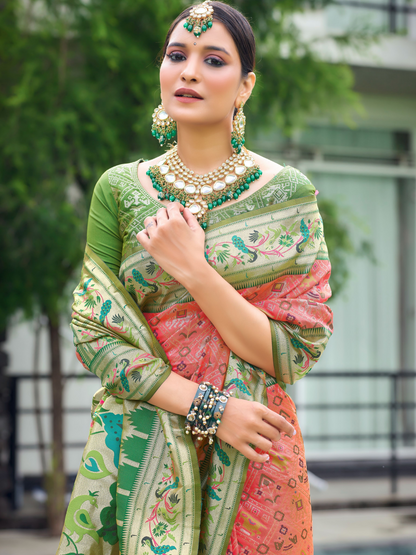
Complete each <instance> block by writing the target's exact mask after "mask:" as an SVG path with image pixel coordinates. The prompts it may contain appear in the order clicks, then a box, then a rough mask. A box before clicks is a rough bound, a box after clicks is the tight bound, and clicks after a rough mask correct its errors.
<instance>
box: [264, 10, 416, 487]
mask: <svg viewBox="0 0 416 555" xmlns="http://www.w3.org/2000/svg"><path fill="white" fill-rule="evenodd" d="M296 23H297V25H298V26H299V28H300V29H301V32H302V36H303V38H304V39H306V40H308V39H309V40H310V41H311V42H312V41H313V43H314V44H316V46H315V48H316V49H317V51H318V52H319V53H320V55H321V56H322V57H323V58H324V59H327V60H328V61H332V62H335V61H341V60H342V61H346V62H348V64H349V65H350V67H351V68H352V70H353V72H354V76H355V90H356V91H358V92H359V93H360V94H361V96H362V103H363V106H364V109H365V113H364V114H362V115H360V116H357V117H355V127H347V126H343V125H340V124H336V125H334V124H333V123H331V122H329V121H327V120H324V119H316V120H311V121H310V126H309V127H308V129H306V130H305V131H303V132H299V133H298V134H297V135H296V136H295V137H292V138H291V139H290V140H288V139H285V138H283V137H282V136H280V135H278V134H275V135H273V136H268V137H266V138H263V139H259V140H258V141H257V147H258V150H260V151H262V152H264V154H265V155H266V156H269V157H274V159H275V160H277V161H280V162H282V161H284V162H285V163H286V164H289V165H293V166H295V167H297V168H299V169H300V170H302V171H303V172H304V173H306V174H307V175H308V177H310V179H311V180H312V182H313V183H314V185H315V186H316V188H317V189H318V190H319V196H318V202H319V201H320V200H321V201H322V199H330V200H332V201H334V202H335V203H336V204H337V205H338V206H339V208H340V210H341V213H342V214H343V220H344V222H345V224H346V225H347V226H348V227H349V229H350V231H351V235H352V238H353V239H354V242H355V245H356V246H357V245H358V244H359V243H362V242H364V243H366V242H368V243H369V245H370V247H371V249H372V251H373V255H374V256H373V258H374V259H373V261H371V260H370V257H366V256H360V257H356V256H355V257H350V259H349V273H350V278H349V281H348V285H347V287H346V289H345V290H344V291H343V293H342V294H341V296H340V298H337V299H335V301H334V302H333V303H332V305H331V306H332V308H333V310H334V320H335V322H334V324H335V330H336V333H335V334H334V336H333V338H332V339H331V340H330V342H329V344H328V348H327V350H326V352H325V353H324V355H323V357H322V360H321V361H320V362H319V363H318V364H317V366H316V367H315V369H314V370H313V371H312V372H311V374H310V375H309V376H308V379H306V380H301V382H299V384H297V385H296V386H295V387H294V388H293V389H292V390H291V392H293V395H294V397H295V399H296V401H297V403H298V406H299V414H300V418H301V421H302V422H303V428H302V429H303V432H304V435H305V443H306V447H307V454H308V455H309V461H310V466H311V467H313V468H317V471H318V472H319V470H320V469H321V468H322V469H323V468H324V467H323V466H322V465H321V466H319V465H318V466H316V465H314V464H311V463H312V462H313V461H324V460H328V461H334V460H341V461H343V462H345V461H347V460H351V461H354V463H353V466H354V464H355V462H356V461H357V460H362V461H364V460H369V461H370V460H371V461H377V460H379V461H381V460H383V459H386V458H388V456H389V451H390V447H391V444H392V442H393V443H394V438H392V437H391V436H390V437H389V435H388V434H389V433H390V432H391V431H393V432H397V433H398V434H404V435H405V437H403V436H402V437H401V438H400V437H398V441H397V446H398V453H399V455H398V456H399V457H400V458H401V459H402V461H403V465H404V466H407V467H408V468H410V467H411V465H412V463H411V461H413V468H414V467H415V465H414V461H415V460H416V449H415V439H414V433H415V424H416V423H415V410H414V402H415V398H416V396H415V391H416V380H414V379H411V378H407V379H405V378H403V379H397V381H396V380H394V379H393V380H392V379H386V378H383V377H376V373H377V372H380V371H389V372H393V373H396V374H399V375H400V373H401V372H403V371H406V370H415V365H416V341H415V339H416V330H415V302H416V298H415V294H416V293H415V283H416V275H415V270H416V267H415V253H416V244H415V241H416V226H415V217H416V212H415V191H416V187H415V186H416V167H415V162H416V3H415V2H413V3H408V2H403V1H396V0H393V1H387V0H370V1H354V0H339V1H337V2H336V3H335V4H332V5H330V6H328V7H327V8H325V9H324V10H321V11H313V12H309V13H308V12H306V13H304V14H302V15H300V16H297V17H296ZM357 24H360V25H361V26H367V27H371V28H372V29H374V30H378V31H380V32H387V35H386V36H384V38H382V39H381V40H380V41H379V42H377V43H376V44H374V45H373V46H372V47H371V48H370V49H369V50H366V53H365V55H364V54H362V53H360V52H359V51H356V50H354V49H352V48H348V49H340V48H339V46H337V44H336V42H335V41H333V40H330V39H325V40H322V37H328V36H329V35H336V34H337V33H339V32H342V31H345V30H347V29H348V28H349V27H350V26H351V25H352V26H355V27H357ZM265 139H267V140H265ZM330 254H331V253H330ZM323 371H326V372H336V373H338V374H339V373H341V372H347V373H351V372H361V373H362V374H364V373H367V372H370V373H372V374H373V376H372V377H368V378H366V377H362V376H361V377H355V378H345V379H343V378H340V377H336V378H335V377H323V378H318V377H316V379H315V377H313V375H314V373H317V372H323ZM312 378H313V379H312ZM395 388H396V389H397V392H396V399H395V400H396V401H397V402H398V403H406V404H407V405H406V407H407V408H404V409H403V410H398V411H397V421H396V424H397V429H394V426H393V425H392V413H391V410H390V409H391V403H392V402H393V401H394V399H393V394H394V389H395ZM312 404H315V405H320V407H321V409H322V410H320V409H319V407H318V408H312V406H311V405H312ZM328 405H332V406H333V407H334V408H332V409H330V408H328ZM347 405H350V406H349V407H348V408H347ZM358 405H367V406H366V407H362V406H361V407H358ZM302 407H305V408H304V409H303V408H302ZM325 407H326V408H325ZM342 407H345V408H342ZM323 436H330V437H327V438H323ZM337 436H338V439H336V437H337ZM357 436H362V437H361V438H358V437H357ZM412 436H413V437H412ZM313 438H315V439H313ZM406 459H407V460H408V464H407V465H406V464H405V461H406ZM332 467H334V465H332ZM343 467H345V465H343ZM355 468H356V465H355ZM372 468H374V464H373V465H372ZM414 493H415V496H416V491H415V492H414Z"/></svg>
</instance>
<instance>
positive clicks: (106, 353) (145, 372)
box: [71, 172, 171, 401]
mask: <svg viewBox="0 0 416 555" xmlns="http://www.w3.org/2000/svg"><path fill="white" fill-rule="evenodd" d="M122 245H123V241H122V238H121V237H120V232H119V224H118V210H117V204H116V201H115V199H114V196H113V193H112V191H111V188H110V184H109V182H108V177H107V172H106V173H105V174H104V175H103V176H102V177H101V178H100V179H99V181H98V183H97V185H96V186H95V189H94V193H93V197H92V201H91V209H90V213H89V218H88V231H87V247H86V250H85V257H84V264H83V269H82V274H81V281H80V283H79V285H78V286H77V288H76V289H75V291H74V303H73V305H72V309H73V313H72V322H71V328H72V332H73V335H74V345H75V348H76V354H77V358H78V359H79V361H80V362H81V363H82V364H83V366H84V367H85V368H86V369H87V370H89V371H90V372H92V373H94V374H96V375H97V376H98V377H99V378H100V380H101V383H102V385H103V387H104V388H105V389H106V390H107V394H111V395H116V396H117V397H120V398H123V399H132V400H139V401H147V400H148V399H150V398H151V397H152V396H153V395H154V393H155V392H156V391H157V389H158V388H159V387H160V386H161V384H162V383H163V382H164V381H165V380H166V379H167V377H168V376H169V374H170V372H171V366H170V364H169V361H168V359H167V357H166V355H165V353H164V351H163V349H162V347H161V346H160V345H159V343H158V342H157V340H156V338H155V337H154V335H153V333H152V330H151V329H150V327H149V325H148V323H147V321H146V319H145V317H144V316H143V314H142V313H141V311H140V309H139V307H138V306H137V304H136V303H135V302H134V300H133V299H132V297H131V296H130V294H129V293H128V292H127V291H126V289H125V288H124V286H123V284H122V283H121V282H120V281H119V278H118V275H119V269H120V261H121V255H122Z"/></svg>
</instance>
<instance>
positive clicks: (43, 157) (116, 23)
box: [0, 0, 358, 327]
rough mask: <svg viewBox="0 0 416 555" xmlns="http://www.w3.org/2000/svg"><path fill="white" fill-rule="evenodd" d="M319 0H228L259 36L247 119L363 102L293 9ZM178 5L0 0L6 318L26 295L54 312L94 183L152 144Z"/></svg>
mask: <svg viewBox="0 0 416 555" xmlns="http://www.w3.org/2000/svg"><path fill="white" fill-rule="evenodd" d="M324 3H325V2H314V1H312V2H310V1H308V2H306V1H304V0H282V1H275V0H256V1H255V2H253V1H252V0H235V2H233V5H234V6H235V7H237V8H239V9H240V10H241V11H242V12H243V13H244V14H245V15H246V16H248V18H249V19H250V21H251V22H252V24H253V27H254V31H255V34H256V38H257V46H258V66H257V73H258V85H257V87H256V92H255V94H254V95H253V98H252V100H251V101H250V103H249V105H248V107H247V110H246V113H247V116H248V119H249V121H250V120H251V122H252V123H251V126H252V128H257V127H261V126H265V125H272V126H278V127H279V128H281V129H283V130H284V131H285V132H287V133H288V132H290V131H291V130H292V129H293V128H294V127H295V126H297V125H299V124H301V123H302V121H303V120H304V118H305V117H306V116H307V115H309V114H311V113H314V112H316V111H322V110H325V111H326V112H331V113H332V114H335V113H336V114H338V115H340V114H341V116H342V114H344V115H346V114H348V112H349V111H350V110H351V108H352V107H354V106H357V105H358V99H357V96H356V95H355V94H354V93H353V92H352V89H351V87H352V82H353V80H352V74H351V71H350V69H349V68H348V67H347V66H345V65H342V64H338V65H336V64H333V65H329V64H327V63H325V62H322V61H321V60H319V59H318V58H317V57H316V56H315V55H314V54H313V52H312V51H311V49H310V47H309V46H308V45H307V44H304V43H303V41H302V37H301V36H300V35H299V32H298V31H297V30H296V28H295V27H294V25H293V24H292V22H291V16H292V15H293V14H294V13H295V12H297V11H301V10H303V9H304V8H305V7H307V6H309V7H320V6H322V5H323V4H324ZM184 6H185V4H184V3H183V2H182V1H181V0H169V1H167V0H152V1H151V2H149V1H148V0H146V1H145V0H90V1H89V2H84V1H79V0H59V1H54V0H42V1H40V0H27V1H26V2H21V1H20V0H3V1H2V2H1V7H0V64H1V68H0V71H1V80H0V119H1V123H2V125H1V126H0V152H1V154H0V251H1V260H2V271H1V277H0V288H1V291H2V293H3V295H2V298H3V301H2V309H1V318H0V327H4V326H5V325H6V322H7V319H8V318H9V316H10V315H11V314H13V313H14V312H15V311H16V310H18V309H20V308H23V309H24V310H25V312H26V314H27V315H31V314H32V313H33V311H34V310H41V311H42V312H44V313H45V314H47V315H48V316H49V317H50V318H51V319H54V320H55V321H56V320H57V318H58V315H59V312H60V311H61V307H62V304H63V303H64V302H65V303H67V300H68V299H67V297H66V296H65V295H64V291H65V287H66V284H67V283H68V281H69V280H70V279H72V277H73V275H74V270H76V271H78V266H79V263H80V260H81V257H82V251H83V246H84V236H85V222H86V214H87V210H88V205H89V198H90V195H91V191H92V187H93V185H94V184H95V182H96V181H97V179H98V177H99V176H100V175H101V173H102V172H103V171H104V170H106V169H107V168H108V167H111V166H114V165H116V164H119V163H122V162H126V161H129V160H132V159H136V158H138V157H139V156H140V157H151V156H153V155H154V154H156V153H157V148H158V147H157V144H156V141H152V138H151V136H150V119H151V114H152V111H153V109H154V107H155V106H156V105H157V104H158V102H159V85H158V69H157V56H158V53H159V52H160V48H161V47H162V44H163V41H164V36H165V34H166V31H167V29H168V27H169V24H170V22H171V21H172V20H173V19H174V17H176V15H177V14H178V13H179V12H180V11H181V10H182V9H183V7H184ZM283 46H284V49H285V56H282V55H280V52H281V51H282V49H283ZM248 146H250V145H248ZM340 248H342V247H340ZM340 252H341V251H340ZM342 271H343V270H342ZM335 272H337V269H336V268H335Z"/></svg>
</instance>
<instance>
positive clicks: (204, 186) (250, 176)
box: [146, 146, 262, 229]
mask: <svg viewBox="0 0 416 555" xmlns="http://www.w3.org/2000/svg"><path fill="white" fill-rule="evenodd" d="M146 174H147V175H148V176H149V177H150V179H151V180H152V183H153V188H154V189H156V190H157V191H159V193H158V198H159V199H160V200H163V199H167V200H170V201H171V202H175V201H177V202H180V203H181V204H182V205H183V206H186V207H188V208H189V210H190V211H191V212H192V214H194V215H195V216H196V218H197V219H198V221H199V223H200V224H201V227H202V228H203V229H206V228H207V225H208V224H207V222H206V219H207V213H208V211H209V210H212V209H213V208H215V207H216V206H221V204H223V203H224V202H227V201H230V200H233V199H238V197H239V196H240V195H241V193H242V192H243V191H246V190H248V189H249V188H250V183H252V182H253V181H255V180H256V179H259V178H260V176H261V175H262V172H261V170H260V167H259V166H258V165H257V164H256V163H255V161H254V158H253V157H252V156H251V154H250V153H249V152H248V150H247V149H246V148H245V147H243V148H242V149H241V152H240V153H236V152H235V153H234V154H233V155H232V156H230V158H228V160H226V161H225V162H224V163H223V164H222V165H221V166H220V167H219V168H218V169H217V170H215V171H212V172H209V173H206V174H204V175H198V174H196V173H195V172H193V171H192V170H190V169H188V168H187V167H186V166H185V164H184V163H183V162H182V160H181V159H180V158H179V156H178V147H177V146H174V147H173V148H172V149H171V150H169V151H168V152H167V153H166V154H165V156H164V158H163V159H162V160H161V161H160V162H159V163H158V164H156V165H155V166H151V168H149V170H148V171H147V172H146Z"/></svg>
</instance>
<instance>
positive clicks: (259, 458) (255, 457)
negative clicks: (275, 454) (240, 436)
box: [240, 445, 270, 463]
mask: <svg viewBox="0 0 416 555" xmlns="http://www.w3.org/2000/svg"><path fill="white" fill-rule="evenodd" d="M263 450H264V449H263ZM240 453H241V454H242V455H244V456H245V457H247V458H248V459H250V461H253V462H257V463H265V462H266V461H268V460H269V459H270V455H269V454H268V453H258V452H257V451H255V450H254V449H253V448H252V447H250V445H247V446H246V447H244V450H243V449H242V450H241V451H240Z"/></svg>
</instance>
